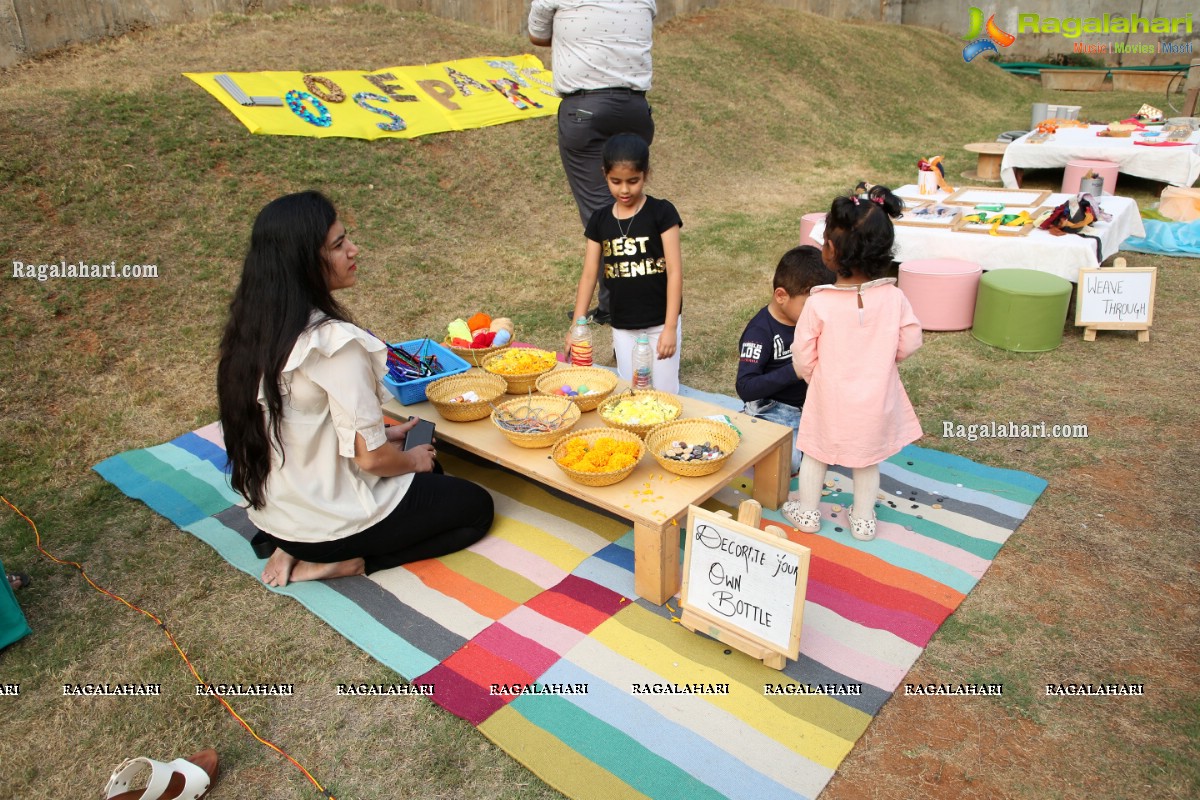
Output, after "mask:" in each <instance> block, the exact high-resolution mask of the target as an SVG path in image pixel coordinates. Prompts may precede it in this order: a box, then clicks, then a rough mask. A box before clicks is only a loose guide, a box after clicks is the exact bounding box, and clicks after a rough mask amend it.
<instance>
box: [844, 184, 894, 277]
mask: <svg viewBox="0 0 1200 800" xmlns="http://www.w3.org/2000/svg"><path fill="white" fill-rule="evenodd" d="M859 190H864V191H861V192H860V191H859ZM903 211H904V201H903V200H901V199H900V198H899V197H897V196H896V195H894V194H892V190H891V189H889V188H887V187H886V186H879V185H875V186H870V187H867V186H865V185H864V184H859V187H858V190H855V193H854V194H851V195H850V196H848V197H838V198H836V199H834V201H833V204H832V205H831V206H830V207H829V213H828V214H826V215H825V238H826V240H827V241H829V242H832V243H833V252H834V256H835V257H836V258H837V264H836V265H834V264H830V265H829V267H830V269H836V270H837V273H838V275H841V276H842V277H843V278H849V277H852V276H853V275H854V273H856V272H857V273H860V274H862V275H864V276H866V278H867V280H873V279H875V278H881V277H883V276H884V275H885V274H886V273H887V270H888V267H890V266H891V264H892V247H893V245H894V244H895V242H896V232H895V229H894V228H893V227H892V219H894V218H895V217H898V216H900V214H901V212H903Z"/></svg>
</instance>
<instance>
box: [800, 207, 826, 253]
mask: <svg viewBox="0 0 1200 800" xmlns="http://www.w3.org/2000/svg"><path fill="white" fill-rule="evenodd" d="M824 221H825V212H824V211H817V212H814V213H812V214H805V215H804V216H803V217H801V218H800V244H811V245H812V246H813V247H820V246H821V243H820V242H818V241H817V240H816V239H814V238H812V229H813V228H815V227H816V226H817V223H819V222H824Z"/></svg>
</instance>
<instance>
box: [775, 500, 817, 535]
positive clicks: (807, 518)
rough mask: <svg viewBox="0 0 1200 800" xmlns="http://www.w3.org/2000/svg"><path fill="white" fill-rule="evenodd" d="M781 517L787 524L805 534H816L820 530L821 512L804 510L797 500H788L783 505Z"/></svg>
mask: <svg viewBox="0 0 1200 800" xmlns="http://www.w3.org/2000/svg"><path fill="white" fill-rule="evenodd" d="M781 510H782V511H783V515H784V516H785V517H787V520H788V522H790V523H792V525H794V526H796V528H797V529H798V530H802V531H804V532H805V533H817V532H818V531H820V530H821V512H820V510H818V509H815V508H813V509H807V510H806V509H805V508H804V507H803V506H801V505H800V502H799V501H798V500H789V501H787V502H786V503H784V504H783V508H782V509H781Z"/></svg>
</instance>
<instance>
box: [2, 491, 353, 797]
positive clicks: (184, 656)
mask: <svg viewBox="0 0 1200 800" xmlns="http://www.w3.org/2000/svg"><path fill="white" fill-rule="evenodd" d="M0 500H3V501H4V504H5V505H6V506H8V507H9V508H11V509H12V510H13V511H15V512H16V513H17V514H18V515H19V516H20V517H21V518H22V519H24V520H25V521H26V522H28V523H29V527H31V528H33V536H34V544H35V546H36V547H37V549H38V552H40V553H41V554H42V555H44V556H45V557H46V558H48V559H50V560H51V561H53V562H54V563H55V564H61V565H63V566H71V567H74V568H75V569H77V570H79V574H80V575H82V576H83V579H84V580H85V581H87V582H88V585H89V586H91V587H92V588H93V589H95V590H96V591H97V592H100V593H101V594H106V595H108V596H109V597H111V598H112V599H114V600H116V601H117V602H119V603H123V604H124V605H125V606H127V607H128V608H131V609H133V610H134V611H137V612H138V613H139V614H145V615H146V616H147V617H149V618H150V619H152V620H154V622H155V624H156V625H158V627H160V628H162V632H163V633H164V634H166V636H167V639H168V640H169V641H170V642H171V646H172V647H174V648H175V651H176V652H177V653H179V657H180V658H182V659H183V663H185V664H187V668H188V670H190V671H191V673H192V676H193V677H195V679H196V680H197V681H198V682H200V683H202V684H204V686H205V687H206V688H208V690H209V691H210V692H213V694H212V696H213V697H215V698H216V699H217V701H218V702H220V704H221V705H223V706H225V710H226V711H228V712H229V713H230V714H232V715H233V718H234V719H236V720H237V721H238V722H239V723H241V726H242V727H243V728H245V729H246V730H247V731H248V732H249V733H250V735H251V736H253V737H254V738H255V739H256V740H258V742H259V744H263V745H266V746H267V747H269V748H271V749H272V750H274V751H275V752H276V753H279V755H281V756H283V757H284V758H286V759H287V760H288V761H290V762H292V764H294V765H295V766H296V769H298V770H300V771H301V772H303V773H304V777H306V778H308V779H309V780H310V781H312V785H313V786H315V787H317V791H319V792H320V793H321V796H322V797H325V798H327V800H335V798H334V796H333V795H332V794H330V793H329V790H328V789H326V788H325V787H324V786H322V785H321V783H320V781H318V780H317V779H316V778H314V777H313V775H312V773H311V772H309V771H308V770H307V769H305V768H304V765H303V764H301V763H300V762H299V761H297V760H296V759H294V758H292V757H291V756H290V755H288V754H287V753H286V752H284V751H283V750H282V749H280V747H279V746H278V745H276V744H275V743H274V742H269V741H267V740H266V739H264V738H262V737H261V736H259V735H258V734H257V733H255V731H254V728H251V727H250V724H249V723H247V722H246V720H244V719H242V717H241V716H240V715H239V714H238V713H237V712H236V711H234V710H233V706H231V705H229V702H228V701H227V700H226V699H225V698H224V697H222V696H221V695H219V694H217V693H216V692H215V691H214V690H213V688H212V686H211V685H210V684H209V682H208V681H206V680H204V678H202V677H200V673H199V672H197V671H196V668H195V666H193V665H192V662H191V661H190V660H189V659H188V657H187V653H185V652H183V648H182V647H180V646H179V642H177V641H175V636H174V635H173V634H172V633H171V631H169V630H168V629H167V625H166V623H165V622H163V621H162V620H161V619H159V618H158V617H156V616H155V615H154V614H151V613H150V612H149V611H146V610H145V609H144V608H139V607H137V606H135V605H134V604H133V603H130V602H129V601H128V600H126V599H125V598H123V597H121V596H120V595H116V594H113V593H112V592H110V591H109V590H108V589H105V588H104V587H103V586H100V585H99V584H97V583H96V582H95V581H93V580H92V579H91V578H90V577H88V574H87V570H85V569H84V568H83V565H82V564H79V563H78V562H75V561H63V560H62V559H60V558H58V557H56V556H54V555H53V554H51V553H49V552H48V551H47V550H46V549H45V548H43V547H42V534H41V532H40V531H39V530H38V526H37V523H35V522H34V521H33V520H31V519H30V518H29V517H27V516H25V513H24V512H23V511H21V509H19V508H17V507H16V506H14V505H13V504H12V503H10V502H9V501H8V498H7V497H5V496H4V495H0Z"/></svg>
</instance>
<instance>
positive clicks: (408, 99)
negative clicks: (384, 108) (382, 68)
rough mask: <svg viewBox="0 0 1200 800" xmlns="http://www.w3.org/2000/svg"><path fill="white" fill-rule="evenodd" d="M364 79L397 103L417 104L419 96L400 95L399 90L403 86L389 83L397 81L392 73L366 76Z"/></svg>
mask: <svg viewBox="0 0 1200 800" xmlns="http://www.w3.org/2000/svg"><path fill="white" fill-rule="evenodd" d="M363 78H365V79H366V80H368V81H370V82H371V83H372V84H374V85H375V88H376V89H378V90H379V91H381V92H383V93H384V94H386V95H387V96H388V97H390V98H392V99H393V100H395V101H396V102H397V103H415V102H417V96H416V95H415V94H400V92H399V91H397V90H399V89H403V88H404V87H403V86H400V85H399V84H395V83H388V81H394V80H396V76H395V75H393V74H392V73H390V72H381V73H379V74H378V75H371V74H369V73H368V74H365V75H363Z"/></svg>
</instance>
